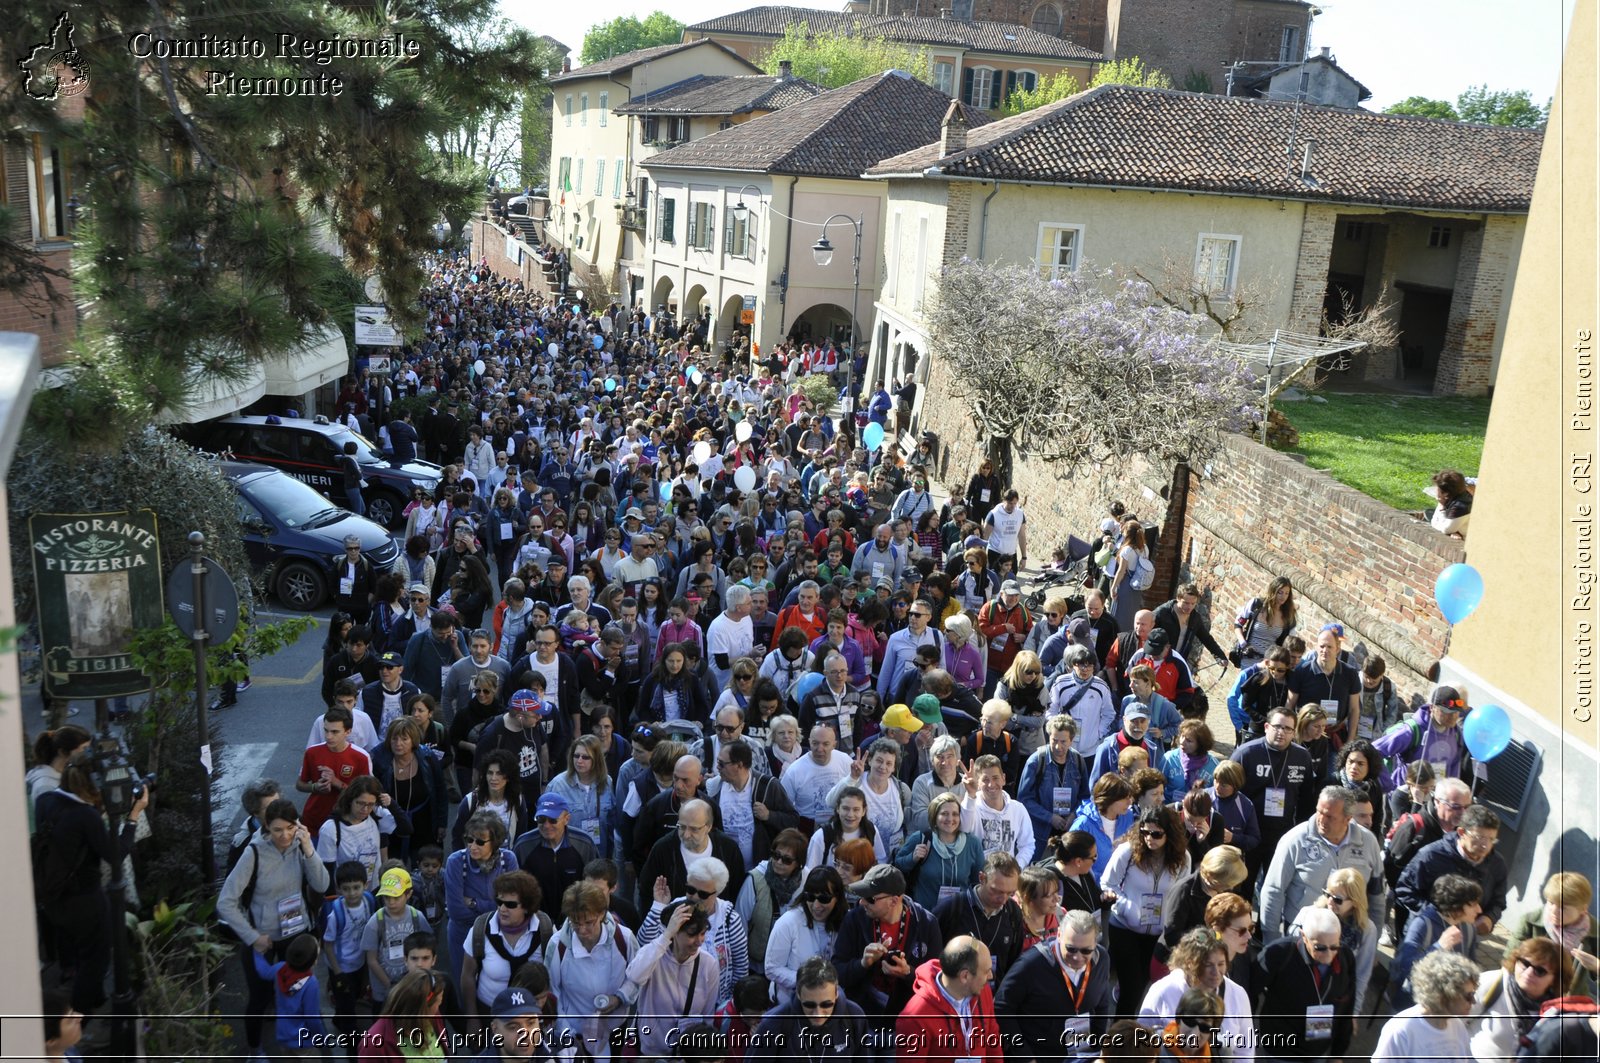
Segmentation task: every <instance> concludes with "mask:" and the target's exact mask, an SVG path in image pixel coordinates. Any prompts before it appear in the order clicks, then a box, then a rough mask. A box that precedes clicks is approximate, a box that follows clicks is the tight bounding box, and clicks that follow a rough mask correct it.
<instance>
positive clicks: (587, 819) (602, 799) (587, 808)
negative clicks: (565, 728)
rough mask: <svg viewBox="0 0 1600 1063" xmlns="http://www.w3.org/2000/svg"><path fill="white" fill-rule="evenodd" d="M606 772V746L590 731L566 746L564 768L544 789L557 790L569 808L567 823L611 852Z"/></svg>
mask: <svg viewBox="0 0 1600 1063" xmlns="http://www.w3.org/2000/svg"><path fill="white" fill-rule="evenodd" d="M610 782H611V778H610V776H609V775H608V774H607V772H606V754H605V746H603V745H602V744H601V742H600V739H599V738H597V737H595V736H594V735H592V734H587V735H579V736H578V737H577V738H575V739H574V740H573V742H572V745H571V746H570V747H568V749H567V770H566V771H564V772H562V773H561V774H560V775H557V776H556V777H555V778H554V779H551V780H550V785H549V786H547V787H546V788H545V792H546V793H554V794H559V795H560V796H561V797H563V798H565V799H566V802H567V807H568V808H570V809H572V819H571V822H570V826H571V828H572V829H573V830H575V831H578V832H579V833H580V834H583V835H586V836H587V837H588V839H589V840H590V841H592V842H594V845H595V849H596V850H597V851H598V852H599V853H600V855H601V856H607V855H609V854H610V850H611V846H610V844H609V843H610V841H611V836H612V826H613V825H614V819H615V813H614V809H613V798H612V794H611V787H610Z"/></svg>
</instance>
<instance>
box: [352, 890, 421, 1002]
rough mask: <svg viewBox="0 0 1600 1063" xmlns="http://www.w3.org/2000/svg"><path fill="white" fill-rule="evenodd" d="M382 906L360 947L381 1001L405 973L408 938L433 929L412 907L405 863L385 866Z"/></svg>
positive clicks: (369, 923)
mask: <svg viewBox="0 0 1600 1063" xmlns="http://www.w3.org/2000/svg"><path fill="white" fill-rule="evenodd" d="M378 900H379V901H380V902H381V903H382V907H381V908H379V909H378V910H377V911H376V912H374V913H373V915H372V918H370V919H368V920H367V925H366V929H365V931H363V933H362V935H361V948H362V951H363V952H365V953H366V956H367V973H368V975H370V976H371V979H372V1000H373V1003H375V1004H382V1003H383V1002H384V1001H385V1000H386V999H388V996H389V987H390V986H391V985H393V984H394V983H395V982H396V981H398V980H399V979H401V978H403V977H405V974H406V948H405V943H406V938H408V937H410V936H411V935H412V934H414V933H415V932H417V931H418V930H427V931H430V932H431V931H432V930H433V924H431V923H429V922H428V920H427V919H426V918H425V917H424V916H423V914H422V913H421V912H419V911H417V910H416V909H415V908H413V907H411V904H410V901H411V873H410V872H408V871H407V870H406V869H405V868H403V867H388V868H385V870H384V872H383V876H382V877H381V878H380V879H379V880H378Z"/></svg>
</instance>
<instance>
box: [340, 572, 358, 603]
mask: <svg viewBox="0 0 1600 1063" xmlns="http://www.w3.org/2000/svg"><path fill="white" fill-rule="evenodd" d="M355 589H356V581H355V579H354V578H353V577H351V576H345V577H344V578H343V579H341V580H340V581H339V596H340V597H341V598H348V597H350V595H352V594H354V593H355Z"/></svg>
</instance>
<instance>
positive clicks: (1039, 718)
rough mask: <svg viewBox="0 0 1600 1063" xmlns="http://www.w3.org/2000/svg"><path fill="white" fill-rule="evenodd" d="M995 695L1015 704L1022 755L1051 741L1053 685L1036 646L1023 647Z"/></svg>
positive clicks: (1013, 725)
mask: <svg viewBox="0 0 1600 1063" xmlns="http://www.w3.org/2000/svg"><path fill="white" fill-rule="evenodd" d="M994 696H995V697H997V698H999V699H1000V700H1002V701H1004V702H1006V703H1007V704H1008V705H1010V706H1011V728H1012V730H1014V731H1015V732H1016V735H1017V745H1018V746H1019V747H1020V749H1021V751H1022V759H1024V760H1026V759H1028V758H1029V757H1031V756H1033V753H1034V750H1036V749H1039V748H1040V747H1042V746H1043V745H1044V744H1045V742H1046V741H1047V740H1046V738H1045V734H1044V722H1045V718H1046V717H1048V716H1049V715H1050V695H1049V688H1048V687H1047V686H1046V685H1045V681H1044V664H1043V663H1042V662H1041V661H1040V660H1039V655H1038V654H1037V653H1035V652H1034V651H1032V650H1019V651H1018V652H1017V655H1016V656H1015V657H1013V658H1012V659H1011V667H1010V668H1007V669H1006V672H1005V675H1003V676H1001V677H1000V681H999V682H998V683H996V684H995V688H994ZM1034 833H1035V834H1037V833H1038V832H1037V831H1035V832H1034Z"/></svg>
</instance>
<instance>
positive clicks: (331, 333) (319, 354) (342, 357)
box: [261, 325, 350, 397]
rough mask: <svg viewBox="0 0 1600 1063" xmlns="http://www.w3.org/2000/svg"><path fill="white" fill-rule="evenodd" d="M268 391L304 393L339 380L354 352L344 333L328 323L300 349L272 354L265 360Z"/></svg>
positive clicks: (281, 393)
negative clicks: (351, 351) (347, 343)
mask: <svg viewBox="0 0 1600 1063" xmlns="http://www.w3.org/2000/svg"><path fill="white" fill-rule="evenodd" d="M261 367H262V371H263V374H264V376H265V387H266V391H265V393H266V394H268V395H290V396H296V397H298V396H300V395H304V394H305V393H306V392H308V391H315V390H316V389H317V388H319V387H321V386H322V385H324V384H326V383H328V382H329V381H333V380H338V379H339V378H340V377H342V376H344V374H345V373H346V372H348V371H349V368H350V352H349V349H348V348H347V347H346V346H345V342H344V333H343V332H341V331H339V329H338V328H337V327H335V326H333V325H324V326H323V328H322V330H321V331H320V332H317V333H313V334H312V336H311V338H310V339H309V340H307V341H306V343H305V345H304V346H302V347H300V348H299V349H298V350H293V351H285V352H282V353H276V354H270V355H268V356H267V357H266V358H265V359H263V360H262V363H261Z"/></svg>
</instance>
